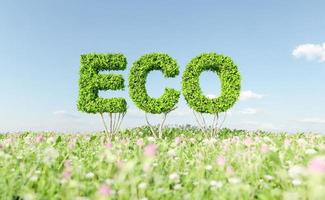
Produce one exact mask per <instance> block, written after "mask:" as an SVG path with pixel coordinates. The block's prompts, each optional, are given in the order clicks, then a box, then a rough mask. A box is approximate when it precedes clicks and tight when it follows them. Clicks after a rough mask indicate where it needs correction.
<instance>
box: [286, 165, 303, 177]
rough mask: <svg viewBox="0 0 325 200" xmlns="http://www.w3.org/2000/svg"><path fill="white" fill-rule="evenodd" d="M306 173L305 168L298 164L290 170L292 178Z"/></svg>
mask: <svg viewBox="0 0 325 200" xmlns="http://www.w3.org/2000/svg"><path fill="white" fill-rule="evenodd" d="M305 173H306V170H305V168H303V167H301V166H298V165H295V166H293V167H291V168H290V169H289V170H288V174H289V176H290V177H291V178H296V177H298V176H300V175H304V174H305Z"/></svg>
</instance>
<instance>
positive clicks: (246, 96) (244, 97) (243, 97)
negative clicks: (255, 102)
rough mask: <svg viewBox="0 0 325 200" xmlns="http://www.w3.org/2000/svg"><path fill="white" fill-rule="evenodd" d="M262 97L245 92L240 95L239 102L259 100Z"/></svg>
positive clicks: (251, 92) (248, 91) (249, 91)
mask: <svg viewBox="0 0 325 200" xmlns="http://www.w3.org/2000/svg"><path fill="white" fill-rule="evenodd" d="M263 97H264V95H262V94H257V93H254V92H253V91H251V90H245V91H242V92H241V93H240V97H239V99H240V100H241V101H244V100H248V99H261V98H263Z"/></svg>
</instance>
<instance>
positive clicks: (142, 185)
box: [138, 182, 147, 189]
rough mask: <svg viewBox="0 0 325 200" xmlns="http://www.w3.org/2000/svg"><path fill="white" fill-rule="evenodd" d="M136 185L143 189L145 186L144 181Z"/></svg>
mask: <svg viewBox="0 0 325 200" xmlns="http://www.w3.org/2000/svg"><path fill="white" fill-rule="evenodd" d="M138 187H139V188H140V189H145V188H146V187H147V184H146V183H144V182H142V183H140V184H139V185H138Z"/></svg>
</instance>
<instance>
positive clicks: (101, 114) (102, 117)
mask: <svg viewBox="0 0 325 200" xmlns="http://www.w3.org/2000/svg"><path fill="white" fill-rule="evenodd" d="M100 116H101V119H102V122H103V124H104V128H105V132H106V134H108V129H107V126H106V123H105V120H104V116H103V113H100Z"/></svg>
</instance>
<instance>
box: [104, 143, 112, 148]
mask: <svg viewBox="0 0 325 200" xmlns="http://www.w3.org/2000/svg"><path fill="white" fill-rule="evenodd" d="M105 146H106V148H107V149H111V148H112V147H113V144H112V143H111V142H108V143H106V145H105Z"/></svg>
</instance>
